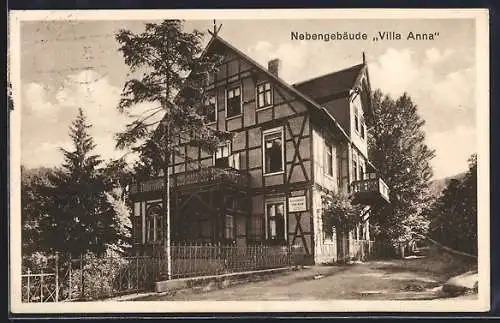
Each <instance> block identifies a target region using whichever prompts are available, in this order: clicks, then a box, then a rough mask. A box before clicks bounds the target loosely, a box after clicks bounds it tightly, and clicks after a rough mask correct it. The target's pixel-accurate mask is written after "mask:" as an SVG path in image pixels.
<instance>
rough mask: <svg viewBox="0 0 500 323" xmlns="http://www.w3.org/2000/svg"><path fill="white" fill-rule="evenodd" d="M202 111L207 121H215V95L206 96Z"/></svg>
mask: <svg viewBox="0 0 500 323" xmlns="http://www.w3.org/2000/svg"><path fill="white" fill-rule="evenodd" d="M203 113H204V115H205V120H206V121H207V123H212V122H215V121H217V99H216V98H215V95H211V96H209V97H208V98H207V100H206V101H205V106H204V111H203Z"/></svg>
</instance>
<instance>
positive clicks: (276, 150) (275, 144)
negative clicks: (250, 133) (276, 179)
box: [262, 128, 284, 174]
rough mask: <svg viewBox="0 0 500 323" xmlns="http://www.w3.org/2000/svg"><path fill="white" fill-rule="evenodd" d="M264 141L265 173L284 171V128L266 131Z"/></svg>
mask: <svg viewBox="0 0 500 323" xmlns="http://www.w3.org/2000/svg"><path fill="white" fill-rule="evenodd" d="M262 141H263V142H264V147H263V149H264V173H265V174H274V173H279V172H282V171H283V159H284V151H283V131H282V128H279V129H272V130H268V131H265V132H264V134H263V140H262Z"/></svg>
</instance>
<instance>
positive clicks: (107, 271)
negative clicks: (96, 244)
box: [71, 253, 131, 300]
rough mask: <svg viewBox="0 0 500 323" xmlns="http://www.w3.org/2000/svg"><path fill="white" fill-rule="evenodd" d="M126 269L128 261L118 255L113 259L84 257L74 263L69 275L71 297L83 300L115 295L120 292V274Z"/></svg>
mask: <svg viewBox="0 0 500 323" xmlns="http://www.w3.org/2000/svg"><path fill="white" fill-rule="evenodd" d="M127 267H130V266H129V261H128V260H127V259H125V258H123V257H120V256H119V255H115V256H114V257H98V256H96V255H95V254H93V253H88V254H86V255H84V256H83V257H82V258H81V259H80V260H79V261H76V262H75V264H74V269H73V270H72V273H71V274H72V281H73V286H72V290H73V295H75V296H76V297H79V298H81V299H84V300H96V299H102V298H105V297H110V296H113V295H116V293H117V292H119V291H120V290H119V289H120V281H119V280H120V278H121V275H120V274H122V273H124V272H125V270H126V269H127ZM129 270H131V269H130V268H129ZM125 283H128V281H126V282H125Z"/></svg>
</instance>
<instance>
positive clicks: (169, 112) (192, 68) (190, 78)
mask: <svg viewBox="0 0 500 323" xmlns="http://www.w3.org/2000/svg"><path fill="white" fill-rule="evenodd" d="M116 40H117V41H118V43H119V44H120V47H119V51H120V52H121V53H122V54H123V57H124V60H125V63H126V64H127V65H128V66H129V67H130V70H131V72H132V73H135V74H141V73H142V76H141V77H137V78H136V77H132V78H131V79H130V80H128V81H127V82H126V83H125V86H124V88H123V91H122V94H121V100H120V103H119V105H118V110H119V111H120V112H122V113H126V114H128V115H129V116H132V117H134V120H133V121H132V122H131V123H129V124H128V125H127V126H126V129H125V131H124V132H121V133H118V134H117V135H116V140H117V147H119V148H125V147H128V148H131V149H132V150H133V151H136V152H139V154H140V161H139V163H138V164H137V165H136V169H137V172H138V173H139V175H153V174H158V173H160V172H161V171H163V170H164V168H165V167H166V165H167V163H168V161H169V159H170V156H172V155H179V156H182V155H183V151H184V150H183V149H180V145H179V143H180V142H189V143H190V144H192V145H195V146H197V147H200V148H202V149H204V150H207V151H209V152H213V151H215V149H216V148H217V146H218V144H219V142H220V141H221V140H226V139H228V138H230V134H229V133H227V132H223V131H219V130H215V129H213V128H211V127H207V126H205V117H204V116H203V102H205V99H206V96H207V93H206V92H205V91H204V84H205V81H206V79H207V76H208V74H209V73H212V72H214V71H215V70H216V66H217V64H219V63H220V62H221V57H220V56H218V55H216V54H212V53H208V52H205V53H204V52H203V48H202V41H203V34H202V33H201V32H199V31H197V30H194V31H193V32H191V33H188V32H184V31H183V21H180V20H165V21H163V22H161V23H158V24H155V23H148V24H146V25H145V30H144V31H143V32H142V33H139V34H134V33H133V32H131V31H129V30H120V31H119V32H118V33H117V34H116ZM144 103H148V104H151V105H152V106H151V107H149V108H147V109H145V111H143V112H142V113H139V114H136V115H134V114H132V113H131V111H132V110H133V109H134V107H137V106H138V105H140V104H144ZM148 106H149V105H148ZM183 157H184V158H186V157H187V156H183Z"/></svg>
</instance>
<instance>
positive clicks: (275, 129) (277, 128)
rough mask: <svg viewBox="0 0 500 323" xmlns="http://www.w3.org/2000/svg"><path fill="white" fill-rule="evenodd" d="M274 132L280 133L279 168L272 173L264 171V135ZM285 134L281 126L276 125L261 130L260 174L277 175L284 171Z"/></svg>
mask: <svg viewBox="0 0 500 323" xmlns="http://www.w3.org/2000/svg"><path fill="white" fill-rule="evenodd" d="M275 133H280V134H281V168H282V169H281V170H280V171H278V172H273V173H266V136H268V135H272V134H275ZM285 144H286V143H285V136H284V131H283V127H276V128H272V129H267V130H264V131H263V132H262V174H263V175H264V176H271V175H278V174H283V173H284V172H285V168H286V165H285Z"/></svg>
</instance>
